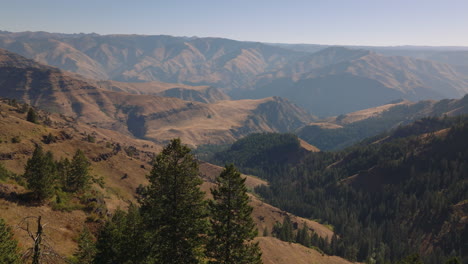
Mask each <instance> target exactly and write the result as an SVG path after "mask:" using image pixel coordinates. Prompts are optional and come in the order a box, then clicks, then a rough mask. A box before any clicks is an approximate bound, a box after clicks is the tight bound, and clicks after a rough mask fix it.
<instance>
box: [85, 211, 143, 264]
mask: <svg viewBox="0 0 468 264" xmlns="http://www.w3.org/2000/svg"><path fill="white" fill-rule="evenodd" d="M145 238H146V235H145V229H144V226H143V223H142V219H141V216H140V212H139V210H138V208H137V207H135V206H133V205H131V206H130V208H129V210H128V212H127V213H125V212H124V211H121V210H117V211H116V212H115V214H114V216H113V217H112V218H111V219H110V220H109V221H107V222H106V224H105V225H104V226H103V227H102V229H101V230H100V232H99V237H98V240H97V243H96V250H97V253H96V257H95V258H94V263H96V264H101V263H103V264H106V263H108V264H112V263H125V264H139V263H144V262H145V260H146V259H147V255H148V250H147V247H148V241H145ZM150 263H151V262H150Z"/></svg>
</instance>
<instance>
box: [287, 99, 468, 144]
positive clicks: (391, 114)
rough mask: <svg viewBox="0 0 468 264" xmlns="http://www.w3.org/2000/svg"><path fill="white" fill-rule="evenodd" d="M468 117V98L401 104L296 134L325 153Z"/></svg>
mask: <svg viewBox="0 0 468 264" xmlns="http://www.w3.org/2000/svg"><path fill="white" fill-rule="evenodd" d="M461 114H468V96H465V97H463V98H462V99H458V100H457V99H451V100H449V99H445V100H441V101H420V102H415V103H413V102H409V101H400V102H395V103H391V104H386V105H383V106H379V107H375V108H369V109H365V110H361V111H357V112H353V113H349V114H344V115H340V116H337V117H331V118H327V119H325V120H321V121H318V122H314V123H310V124H308V125H307V126H304V127H302V128H300V129H298V130H297V131H296V134H297V135H298V136H299V137H301V138H303V139H304V140H306V141H307V142H309V143H310V144H312V145H316V146H317V147H318V148H320V149H323V150H336V149H341V148H344V147H347V146H350V145H352V144H353V143H356V142H358V141H360V140H363V139H364V138H366V137H372V136H375V135H377V134H379V133H383V132H385V131H387V130H390V129H394V128H396V127H398V126H400V125H405V124H408V123H410V122H413V121H415V120H417V119H419V118H423V117H430V116H440V117H441V116H445V115H446V116H455V115H461Z"/></svg>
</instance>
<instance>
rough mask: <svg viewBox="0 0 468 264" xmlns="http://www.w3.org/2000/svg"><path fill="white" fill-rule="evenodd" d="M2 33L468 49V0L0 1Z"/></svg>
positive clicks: (0, 27)
mask: <svg viewBox="0 0 468 264" xmlns="http://www.w3.org/2000/svg"><path fill="white" fill-rule="evenodd" d="M0 7H1V8H0V30H7V31H15V32H16V31H49V32H63V33H79V32H84V33H91V32H96V33H99V34H116V33H119V34H147V35H159V34H166V35H174V36H198V37H224V38H231V39H236V40H251V41H262V42H280V43H314V44H342V45H381V46H382V45H385V46H386V45H429V46H468V0H323V1H322V0H309V1H307V0H288V1H280V0H193V1H189V0H167V1H159V0H140V1H139V0H132V1H130V0H128V1H124V0H112V1H111V0H93V1H90V0H73V1H72V0H0Z"/></svg>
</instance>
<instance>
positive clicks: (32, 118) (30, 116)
mask: <svg viewBox="0 0 468 264" xmlns="http://www.w3.org/2000/svg"><path fill="white" fill-rule="evenodd" d="M26 120H27V121H29V122H31V123H35V124H37V114H36V111H34V109H32V107H30V108H29V110H28V114H27V116H26Z"/></svg>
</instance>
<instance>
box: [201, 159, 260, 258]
mask: <svg viewBox="0 0 468 264" xmlns="http://www.w3.org/2000/svg"><path fill="white" fill-rule="evenodd" d="M211 194H212V195H213V200H210V201H209V209H210V213H211V219H210V223H211V229H212V234H211V236H210V238H209V243H208V255H209V257H210V263H226V264H227V263H229V264H235V263H236V264H237V263H244V264H247V263H262V260H261V251H260V248H259V246H258V243H252V240H253V239H254V238H255V236H256V235H257V228H256V226H255V223H254V222H253V220H252V217H251V213H252V210H253V208H252V207H251V206H250V205H249V196H248V195H247V188H246V187H245V178H242V177H241V174H240V173H239V172H238V171H237V170H236V168H235V167H234V165H227V166H226V167H225V169H224V171H223V172H222V173H221V174H220V175H219V176H218V177H217V178H216V188H215V189H211Z"/></svg>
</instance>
